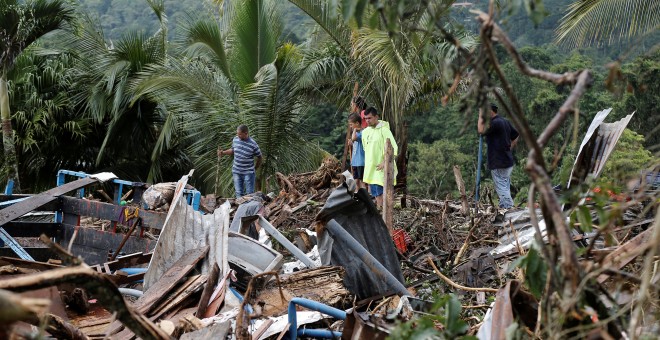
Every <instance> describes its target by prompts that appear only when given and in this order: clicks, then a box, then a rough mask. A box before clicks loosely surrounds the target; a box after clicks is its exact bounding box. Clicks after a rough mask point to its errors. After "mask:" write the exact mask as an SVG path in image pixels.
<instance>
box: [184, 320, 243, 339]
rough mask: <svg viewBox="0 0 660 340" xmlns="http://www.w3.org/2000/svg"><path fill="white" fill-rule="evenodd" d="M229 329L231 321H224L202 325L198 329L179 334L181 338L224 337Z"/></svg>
mask: <svg viewBox="0 0 660 340" xmlns="http://www.w3.org/2000/svg"><path fill="white" fill-rule="evenodd" d="M230 331H231V322H229V321H225V322H221V323H216V324H214V325H212V326H209V327H204V328H202V329H200V330H197V331H194V332H190V333H185V334H183V335H182V336H181V338H180V339H181V340H197V339H225V338H226V337H227V335H229V332H230Z"/></svg>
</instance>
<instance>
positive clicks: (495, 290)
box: [426, 258, 497, 293]
mask: <svg viewBox="0 0 660 340" xmlns="http://www.w3.org/2000/svg"><path fill="white" fill-rule="evenodd" d="M426 261H427V262H428V263H429V264H430V265H431V267H433V271H435V274H436V275H438V276H439V277H440V278H441V279H442V280H443V281H445V282H446V283H447V284H449V285H450V286H452V287H454V288H456V289H461V290H467V291H470V292H490V293H497V289H494V288H474V287H466V286H461V285H459V284H458V283H456V282H454V281H452V280H451V279H449V278H448V277H446V276H444V275H442V273H441V272H440V270H439V269H438V267H436V266H435V263H433V260H431V259H430V258H427V259H426Z"/></svg>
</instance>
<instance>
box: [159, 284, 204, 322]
mask: <svg viewBox="0 0 660 340" xmlns="http://www.w3.org/2000/svg"><path fill="white" fill-rule="evenodd" d="M200 276H201V275H193V276H190V277H188V278H187V279H186V280H185V281H183V283H181V284H180V285H179V286H178V287H177V288H176V289H175V290H173V291H172V293H170V294H168V296H167V297H166V298H165V299H163V301H161V302H160V303H158V306H157V307H155V308H154V309H153V311H152V312H153V313H158V312H159V311H160V310H161V309H163V307H165V306H166V305H167V304H169V303H171V302H172V301H173V300H174V299H176V298H177V296H179V295H180V294H181V293H183V291H184V290H186V289H188V287H190V286H191V285H193V284H194V283H195V282H196V281H197V280H198V279H199V277H200Z"/></svg>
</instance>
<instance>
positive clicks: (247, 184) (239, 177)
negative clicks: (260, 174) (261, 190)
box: [232, 172, 256, 198]
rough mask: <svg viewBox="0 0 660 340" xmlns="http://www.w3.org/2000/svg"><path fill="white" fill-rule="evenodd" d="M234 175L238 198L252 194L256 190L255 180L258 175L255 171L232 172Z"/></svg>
mask: <svg viewBox="0 0 660 340" xmlns="http://www.w3.org/2000/svg"><path fill="white" fill-rule="evenodd" d="M232 175H233V177H234V189H235V190H236V198H239V197H241V196H244V195H247V194H251V193H253V192H254V182H255V178H256V175H255V173H254V172H252V173H249V174H232Z"/></svg>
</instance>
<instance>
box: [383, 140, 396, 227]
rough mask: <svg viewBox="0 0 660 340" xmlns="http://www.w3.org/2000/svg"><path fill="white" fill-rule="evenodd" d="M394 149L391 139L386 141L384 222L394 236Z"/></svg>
mask: <svg viewBox="0 0 660 340" xmlns="http://www.w3.org/2000/svg"><path fill="white" fill-rule="evenodd" d="M393 154H394V149H393V148H392V143H390V140H389V139H386V140H385V168H384V169H383V170H384V171H385V183H383V184H384V185H383V189H384V192H383V220H384V221H385V224H386V225H387V229H388V230H389V231H390V235H392V233H393V230H394V219H393V213H394V209H393V208H394V207H393V204H394V157H393V156H394V155H393Z"/></svg>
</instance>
